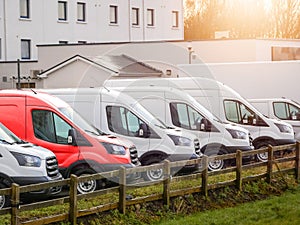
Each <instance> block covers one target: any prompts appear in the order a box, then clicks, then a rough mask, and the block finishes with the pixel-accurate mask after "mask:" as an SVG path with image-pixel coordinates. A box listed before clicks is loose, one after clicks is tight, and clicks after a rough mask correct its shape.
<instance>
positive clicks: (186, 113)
mask: <svg viewBox="0 0 300 225" xmlns="http://www.w3.org/2000/svg"><path fill="white" fill-rule="evenodd" d="M170 111H171V117H172V123H173V125H174V126H177V127H182V128H184V129H188V130H199V128H198V127H197V125H200V121H201V120H202V118H203V116H202V115H201V114H200V113H198V112H197V111H196V110H195V109H193V108H192V107H190V106H188V105H187V104H184V103H174V102H172V103H170Z"/></svg>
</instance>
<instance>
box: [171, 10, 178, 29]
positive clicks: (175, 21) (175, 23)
mask: <svg viewBox="0 0 300 225" xmlns="http://www.w3.org/2000/svg"><path fill="white" fill-rule="evenodd" d="M172 27H179V12H178V11H172Z"/></svg>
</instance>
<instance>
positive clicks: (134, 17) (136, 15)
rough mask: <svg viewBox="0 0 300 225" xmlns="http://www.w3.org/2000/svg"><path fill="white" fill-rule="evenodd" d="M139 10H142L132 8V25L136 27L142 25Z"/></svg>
mask: <svg viewBox="0 0 300 225" xmlns="http://www.w3.org/2000/svg"><path fill="white" fill-rule="evenodd" d="M139 10H140V9H139V8H132V10H131V19H132V25H135V26H138V25H140V17H139V14H140V13H139Z"/></svg>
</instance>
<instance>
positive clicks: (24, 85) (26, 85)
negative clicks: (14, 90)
mask: <svg viewBox="0 0 300 225" xmlns="http://www.w3.org/2000/svg"><path fill="white" fill-rule="evenodd" d="M21 88H35V83H33V82H28V83H21Z"/></svg>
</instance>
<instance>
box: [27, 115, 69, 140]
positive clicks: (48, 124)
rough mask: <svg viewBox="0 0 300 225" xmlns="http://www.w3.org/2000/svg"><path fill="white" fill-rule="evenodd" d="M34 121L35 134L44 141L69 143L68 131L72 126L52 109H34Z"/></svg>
mask: <svg viewBox="0 0 300 225" xmlns="http://www.w3.org/2000/svg"><path fill="white" fill-rule="evenodd" d="M32 122H33V130H34V135H35V136H36V137H37V138H39V139H42V140H44V141H48V142H52V143H57V144H65V145H67V144H68V132H69V130H70V129H71V126H70V125H69V124H68V123H66V122H65V121H64V120H63V119H62V118H60V117H59V116H58V115H56V114H55V113H53V112H51V111H47V110H33V111H32Z"/></svg>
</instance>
